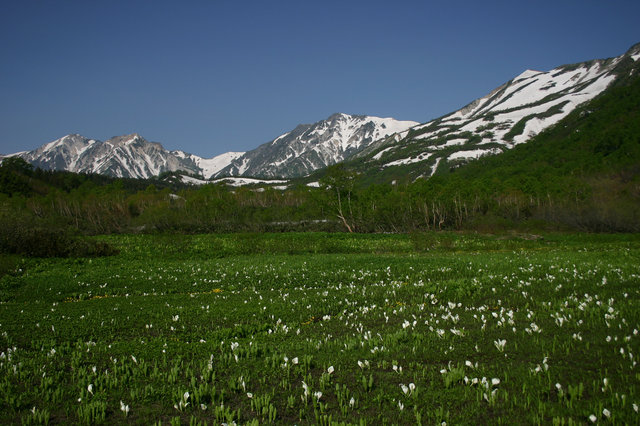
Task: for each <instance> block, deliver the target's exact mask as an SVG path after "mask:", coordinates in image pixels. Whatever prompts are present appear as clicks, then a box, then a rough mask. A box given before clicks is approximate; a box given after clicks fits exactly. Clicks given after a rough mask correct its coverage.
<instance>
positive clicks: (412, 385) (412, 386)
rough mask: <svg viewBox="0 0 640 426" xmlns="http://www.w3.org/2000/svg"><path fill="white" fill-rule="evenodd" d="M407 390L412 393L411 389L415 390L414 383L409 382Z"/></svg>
mask: <svg viewBox="0 0 640 426" xmlns="http://www.w3.org/2000/svg"><path fill="white" fill-rule="evenodd" d="M409 390H410V391H411V393H413V391H414V390H416V385H415V384H413V383H409Z"/></svg>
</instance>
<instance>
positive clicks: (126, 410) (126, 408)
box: [120, 401, 129, 417]
mask: <svg viewBox="0 0 640 426" xmlns="http://www.w3.org/2000/svg"><path fill="white" fill-rule="evenodd" d="M120 411H122V412H123V413H124V415H125V417H126V416H127V415H128V414H129V406H128V405H125V403H124V402H122V401H120Z"/></svg>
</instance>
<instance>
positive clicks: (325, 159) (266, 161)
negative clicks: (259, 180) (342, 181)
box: [216, 114, 418, 178]
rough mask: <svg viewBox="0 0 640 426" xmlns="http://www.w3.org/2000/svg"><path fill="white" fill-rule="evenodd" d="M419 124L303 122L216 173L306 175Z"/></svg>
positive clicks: (349, 119)
mask: <svg viewBox="0 0 640 426" xmlns="http://www.w3.org/2000/svg"><path fill="white" fill-rule="evenodd" d="M416 124H418V123H416V122H413V121H398V120H394V119H392V118H378V117H369V116H360V115H348V114H334V115H332V116H330V117H329V118H327V119H326V120H322V121H319V122H317V123H314V124H301V125H299V126H297V127H296V128H295V129H293V130H292V131H291V132H288V133H285V134H283V135H281V136H279V137H277V138H276V139H274V140H272V141H271V142H268V143H265V144H263V145H261V146H259V147H258V148H256V149H254V150H252V151H248V152H246V153H245V154H244V155H242V156H240V157H239V158H237V159H236V160H234V161H232V162H231V164H230V165H229V166H228V167H226V168H224V169H222V170H220V171H219V172H218V173H217V174H216V176H255V177H266V178H272V177H298V176H304V175H307V174H309V173H311V172H313V171H315V170H318V169H321V168H324V167H326V166H329V165H332V164H335V163H338V162H341V161H344V160H346V159H348V158H349V157H351V156H353V155H354V154H356V153H357V152H359V151H361V150H362V149H364V148H366V147H367V146H369V145H370V144H371V143H373V142H375V141H376V140H378V139H380V138H384V137H386V136H389V135H391V134H394V133H396V132H401V131H404V130H406V129H408V128H410V127H412V126H415V125H416Z"/></svg>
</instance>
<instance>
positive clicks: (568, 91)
mask: <svg viewBox="0 0 640 426" xmlns="http://www.w3.org/2000/svg"><path fill="white" fill-rule="evenodd" d="M639 64H640V43H638V44H635V45H633V46H632V47H631V48H630V49H628V50H627V52H625V53H624V54H622V55H620V56H617V57H613V58H608V59H593V60H589V61H585V62H579V63H575V64H567V65H561V66H558V67H556V68H554V69H552V70H549V71H537V70H531V69H527V70H525V71H523V72H522V73H520V74H519V75H518V76H516V77H514V78H513V79H511V80H510V81H508V82H506V83H504V84H502V85H500V86H499V87H497V88H495V89H493V90H491V91H490V92H489V93H488V94H487V95H485V96H483V97H480V98H478V99H475V100H473V101H471V102H469V103H468V104H467V105H465V106H463V107H462V108H460V109H458V110H456V111H453V112H451V113H449V114H446V115H443V116H441V117H439V118H436V119H434V120H431V121H428V122H425V123H417V122H412V121H399V120H395V119H392V118H379V117H372V116H366V115H349V114H344V113H335V114H332V115H331V116H329V117H328V118H326V119H324V120H321V121H318V122H316V123H312V124H299V125H297V126H296V127H295V128H294V129H292V130H291V131H289V132H286V133H283V134H282V135H280V136H278V137H276V138H275V139H273V140H271V141H269V142H266V143H264V144H262V145H259V146H258V147H257V148H255V149H253V150H250V151H247V152H228V153H223V154H220V155H218V156H216V157H213V158H203V157H199V156H197V155H194V154H189V153H186V152H183V151H180V150H174V151H168V150H166V149H164V147H163V146H162V145H161V144H159V143H157V142H149V141H147V140H145V139H144V138H142V137H141V136H140V135H139V134H137V133H133V134H130V135H123V136H116V137H112V138H110V139H108V140H107V141H105V142H101V141H98V140H95V139H89V138H86V137H84V136H81V135H78V134H71V135H67V136H64V137H63V138H60V139H57V140H55V141H52V142H49V143H46V144H44V145H42V146H40V147H39V148H36V149H35V150H32V151H25V152H20V153H15V154H11V155H16V156H20V157H22V158H24V159H25V160H27V161H28V162H30V163H32V164H34V165H35V166H37V167H41V168H44V169H57V170H69V171H76V172H88V173H101V174H107V175H111V176H116V177H134V178H148V177H151V176H157V175H159V174H161V173H164V172H167V171H170V172H175V171H180V172H183V173H187V174H192V175H200V176H202V177H203V178H204V179H213V178H222V177H257V178H267V179H273V178H292V177H301V176H306V175H309V174H310V173H313V172H314V171H316V170H318V169H322V168H324V167H327V166H329V165H333V164H336V163H339V162H343V161H349V162H351V163H353V164H354V167H355V168H357V169H359V171H360V172H365V173H369V174H375V173H378V174H382V175H385V174H389V175H391V174H393V173H395V174H398V173H406V174H407V175H408V176H409V177H411V179H417V178H420V177H424V178H428V177H431V176H433V175H434V174H436V173H438V172H439V171H441V170H444V169H451V168H456V167H459V166H461V165H463V164H466V163H467V162H469V161H471V160H473V159H476V158H479V157H481V156H484V155H494V154H499V153H501V152H504V151H505V150H508V149H511V148H512V147H514V146H516V145H518V144H521V143H525V142H527V141H528V140H530V139H531V138H532V137H534V136H535V135H537V134H539V133H540V132H542V131H544V130H545V129H547V128H549V127H550V126H553V125H555V124H556V123H558V122H559V121H560V120H562V119H563V118H564V117H566V116H567V115H568V114H569V113H570V112H571V111H573V110H574V109H575V108H576V107H577V106H578V105H581V104H583V103H584V102H587V101H589V100H591V99H593V98H595V97H596V96H598V95H600V94H601V93H603V92H604V91H605V90H607V89H608V88H609V87H611V86H614V85H616V84H619V82H620V81H623V80H624V79H625V78H629V76H633V75H634V73H637V72H638V68H639Z"/></svg>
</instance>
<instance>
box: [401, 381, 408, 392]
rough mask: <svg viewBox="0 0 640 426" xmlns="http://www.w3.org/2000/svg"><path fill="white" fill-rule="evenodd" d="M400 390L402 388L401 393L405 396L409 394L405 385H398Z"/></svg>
mask: <svg viewBox="0 0 640 426" xmlns="http://www.w3.org/2000/svg"><path fill="white" fill-rule="evenodd" d="M400 388H402V392H403V393H404V394H405V395H406V394H408V393H409V388H408V387H407V386H406V385H403V384H402V383H400Z"/></svg>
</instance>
